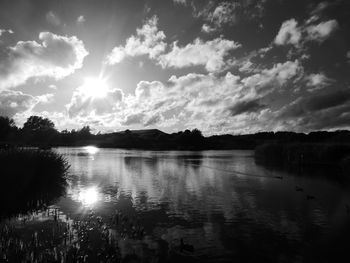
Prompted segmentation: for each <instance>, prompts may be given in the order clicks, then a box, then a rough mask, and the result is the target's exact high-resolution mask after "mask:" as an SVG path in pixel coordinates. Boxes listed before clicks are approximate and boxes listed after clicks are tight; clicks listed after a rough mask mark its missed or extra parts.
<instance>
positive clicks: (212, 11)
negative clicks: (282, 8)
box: [192, 0, 267, 32]
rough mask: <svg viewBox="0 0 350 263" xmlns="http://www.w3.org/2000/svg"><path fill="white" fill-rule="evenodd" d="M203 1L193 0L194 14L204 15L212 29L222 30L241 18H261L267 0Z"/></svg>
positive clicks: (197, 15)
mask: <svg viewBox="0 0 350 263" xmlns="http://www.w3.org/2000/svg"><path fill="white" fill-rule="evenodd" d="M202 2H203V1H193V2H192V7H193V9H194V15H195V16H196V17H202V18H203V19H204V20H205V21H206V22H207V23H209V24H210V25H207V26H210V28H211V29H212V30H220V29H222V28H223V27H224V26H226V25H229V26H232V25H235V24H237V23H238V22H239V21H241V20H252V19H255V18H261V17H262V16H263V14H264V10H265V7H264V6H265V3H266V2H267V0H250V1H220V2H219V1H208V2H207V4H204V6H203V4H202ZM203 26H204V25H203ZM204 28H205V26H204ZM204 28H203V27H202V31H204V30H205V29H204ZM204 32H205V31H204Z"/></svg>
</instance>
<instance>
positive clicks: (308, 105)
mask: <svg viewBox="0 0 350 263" xmlns="http://www.w3.org/2000/svg"><path fill="white" fill-rule="evenodd" d="M277 119H280V120H283V121H284V122H285V124H286V128H287V129H295V128H297V129H299V130H301V131H310V130H319V129H338V128H349V127H350V93H349V91H348V90H335V91H330V92H329V91H327V92H323V93H322V94H316V95H315V94H311V95H310V96H308V97H299V98H297V99H296V100H294V101H293V102H291V103H290V104H288V105H286V106H284V107H282V108H281V109H280V110H279V111H278V116H277Z"/></svg>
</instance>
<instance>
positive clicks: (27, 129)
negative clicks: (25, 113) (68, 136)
mask: <svg viewBox="0 0 350 263" xmlns="http://www.w3.org/2000/svg"><path fill="white" fill-rule="evenodd" d="M22 131H23V133H22V135H23V139H24V141H25V142H26V143H30V144H33V143H40V144H42V143H44V144H49V143H50V144H52V143H53V142H55V140H56V139H57V135H58V132H57V130H56V129H55V124H54V123H53V122H52V121H51V120H49V119H48V118H43V117H40V116H30V117H29V118H28V119H27V121H26V122H25V123H24V125H23V129H22Z"/></svg>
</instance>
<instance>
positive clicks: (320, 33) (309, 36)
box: [274, 18, 339, 47]
mask: <svg viewBox="0 0 350 263" xmlns="http://www.w3.org/2000/svg"><path fill="white" fill-rule="evenodd" d="M315 21H316V20H315V19H309V20H307V21H306V22H305V23H303V24H302V25H300V26H298V22H297V21H296V20H295V19H294V18H292V19H289V20H287V21H285V22H283V23H282V25H281V28H280V29H279V31H278V34H277V36H276V37H275V40H274V43H275V44H276V45H294V46H295V47H301V46H302V45H303V44H304V43H306V42H308V41H317V42H322V41H324V40H326V39H327V38H328V37H329V36H330V35H331V34H332V33H333V32H334V31H335V30H336V29H337V28H338V27H339V26H338V22H337V21H336V20H329V21H325V22H320V23H318V24H315Z"/></svg>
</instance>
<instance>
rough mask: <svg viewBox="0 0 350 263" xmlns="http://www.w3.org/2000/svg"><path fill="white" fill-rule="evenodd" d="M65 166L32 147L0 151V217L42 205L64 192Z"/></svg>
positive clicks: (57, 157) (54, 155)
mask: <svg viewBox="0 0 350 263" xmlns="http://www.w3.org/2000/svg"><path fill="white" fill-rule="evenodd" d="M68 168H69V165H68V163H67V161H66V160H65V159H64V158H63V157H62V156H61V155H59V154H57V153H55V152H52V151H43V150H36V149H20V148H13V149H1V150H0V170H1V175H0V200H1V202H0V218H4V217H10V216H13V215H16V214H20V213H27V212H31V211H34V210H37V209H38V208H40V207H46V206H47V205H49V204H50V203H51V202H52V201H53V200H55V199H56V198H58V197H59V196H61V195H62V194H63V193H64V190H65V186H66V183H67V182H66V176H67V170H68Z"/></svg>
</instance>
